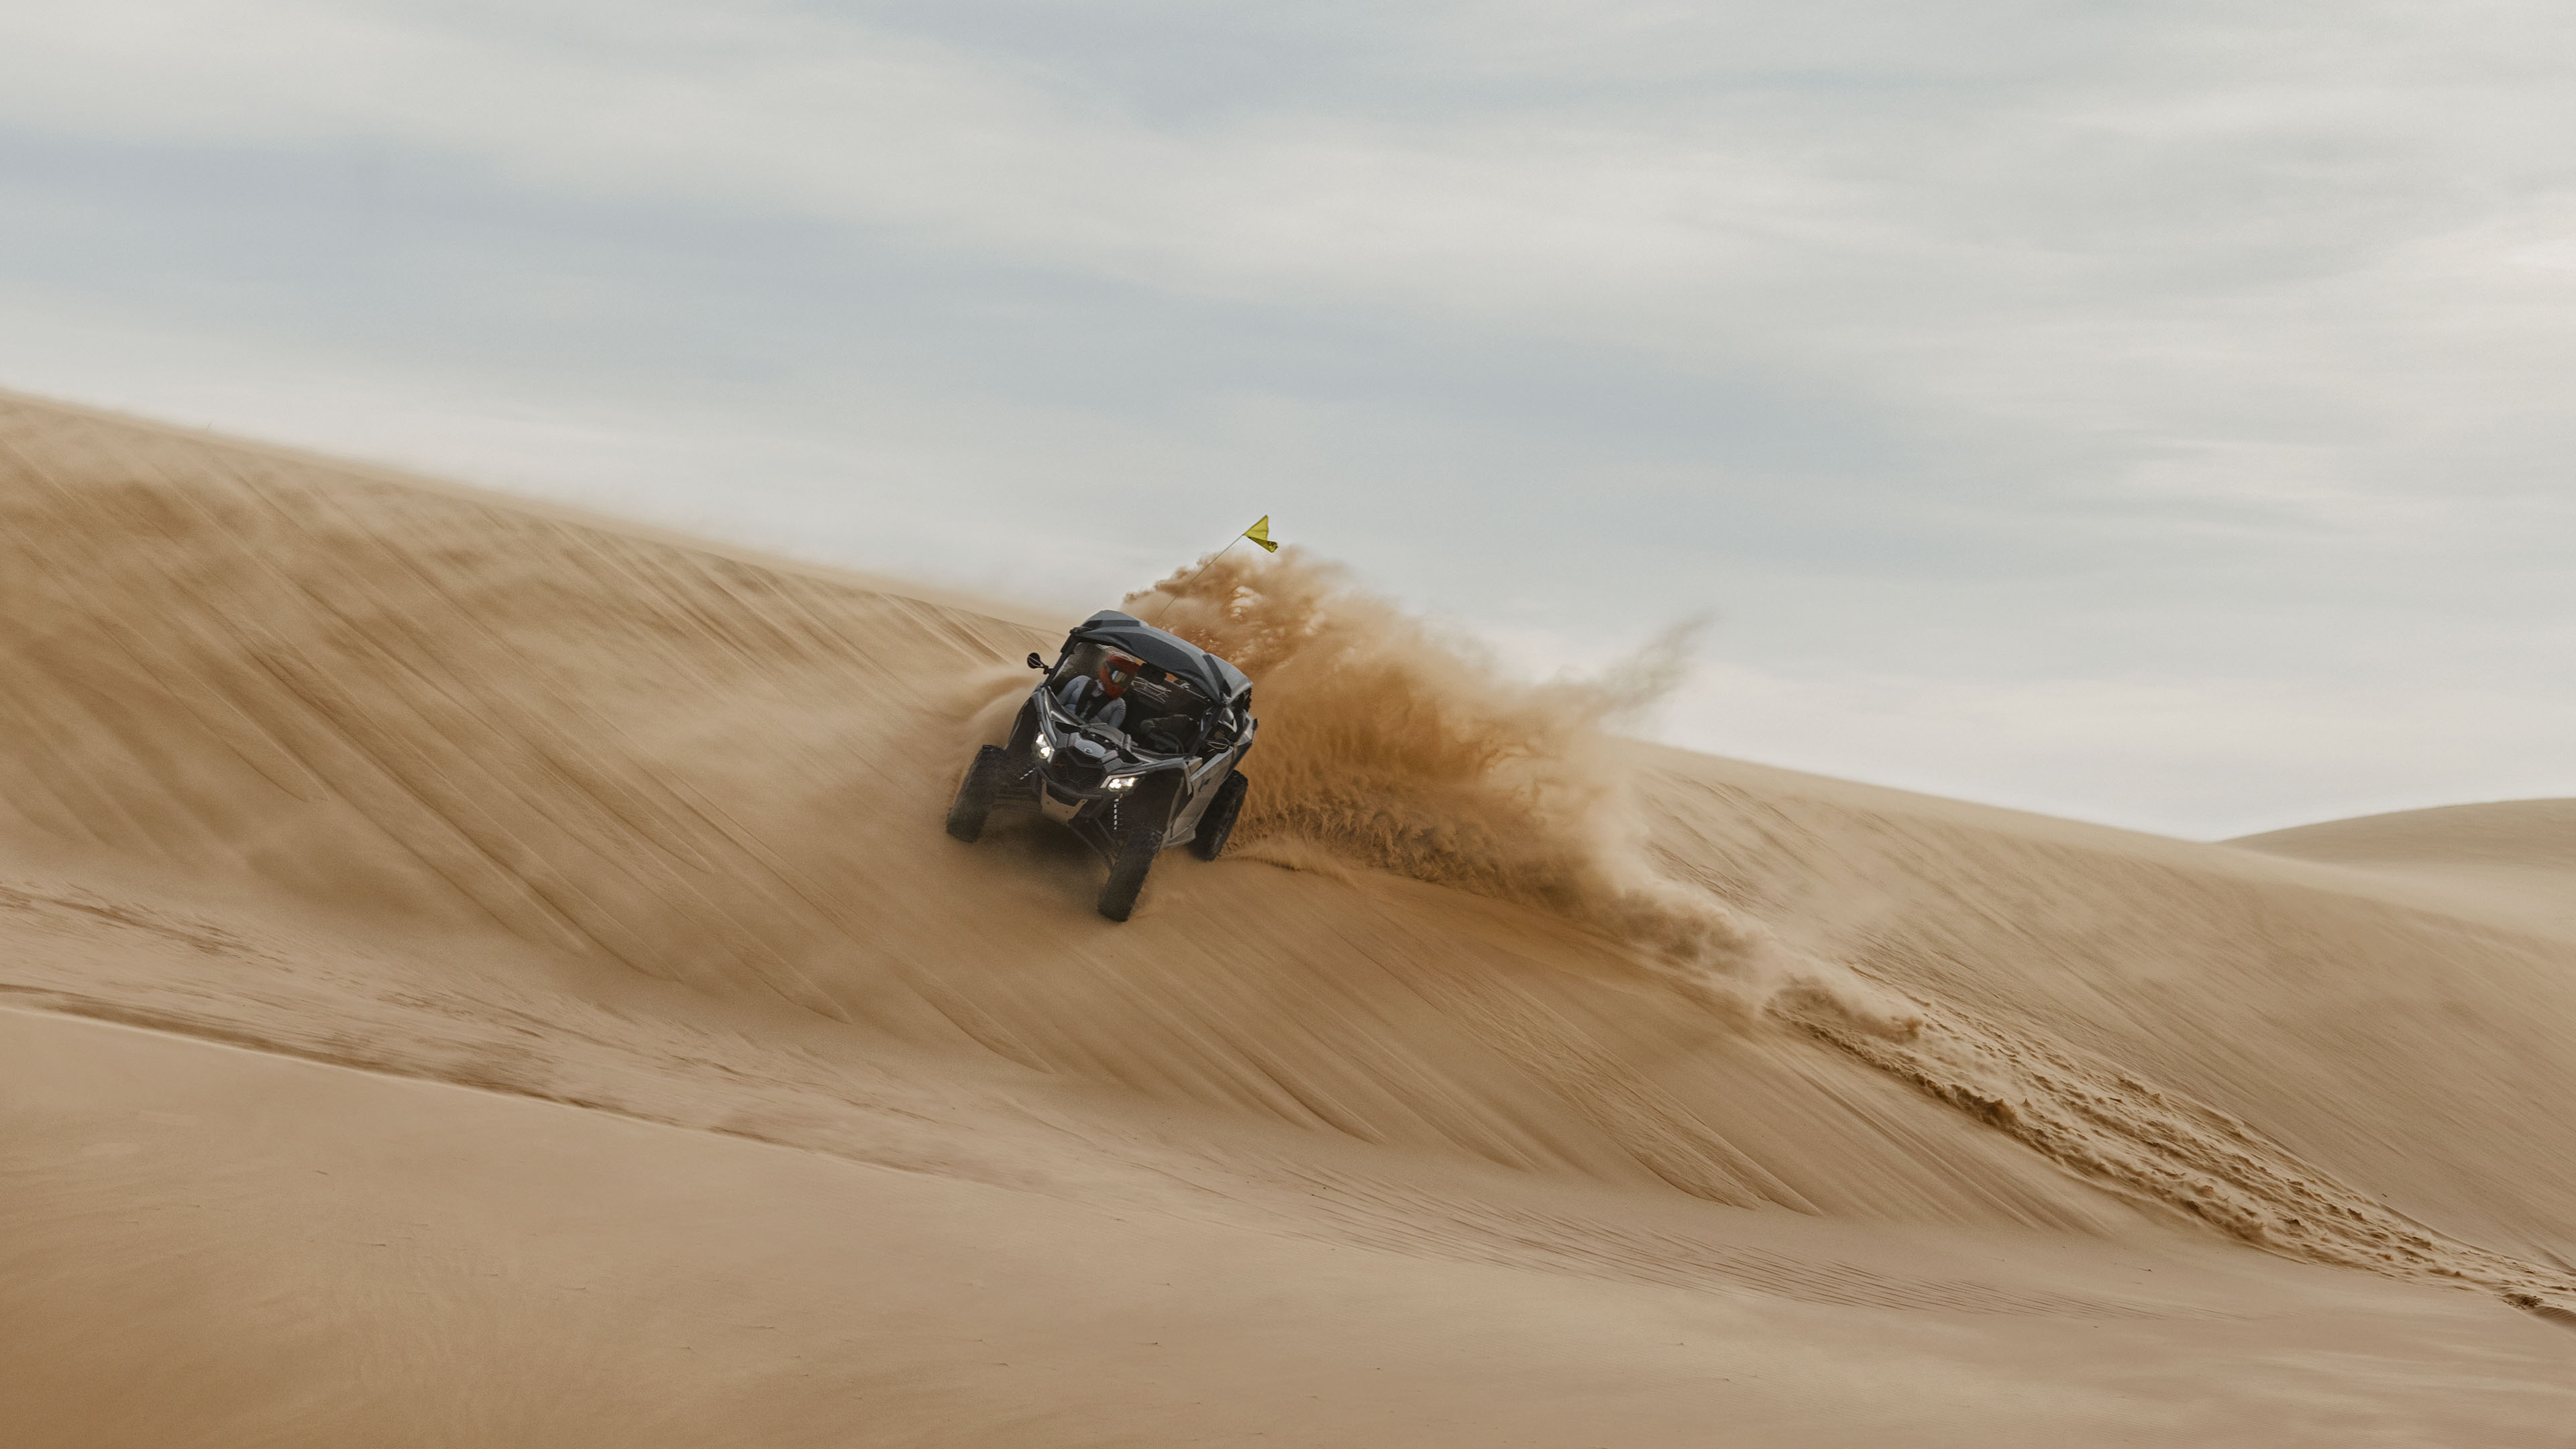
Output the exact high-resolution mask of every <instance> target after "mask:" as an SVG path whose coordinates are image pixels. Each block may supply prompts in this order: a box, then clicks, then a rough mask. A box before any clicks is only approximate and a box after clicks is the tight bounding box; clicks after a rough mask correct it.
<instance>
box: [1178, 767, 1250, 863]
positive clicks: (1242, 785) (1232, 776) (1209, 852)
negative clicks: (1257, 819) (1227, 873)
mask: <svg viewBox="0 0 2576 1449" xmlns="http://www.w3.org/2000/svg"><path fill="white" fill-rule="evenodd" d="M1249 788H1250V785H1249V784H1248V783H1247V782H1246V781H1245V780H1244V778H1243V774H1242V772H1241V771H1232V770H1230V771H1228V772H1227V773H1226V777H1225V783H1224V784H1222V785H1219V786H1217V787H1216V798H1215V799H1213V800H1210V801H1209V802H1208V808H1207V813H1206V814H1204V815H1202V816H1200V817H1199V830H1198V834H1196V835H1193V836H1191V837H1190V854H1192V855H1195V856H1197V857H1198V858H1199V859H1201V860H1214V859H1216V858H1217V856H1218V855H1219V854H1220V853H1221V852H1223V851H1224V849H1225V843H1226V841H1227V840H1228V839H1229V838H1231V837H1232V836H1233V834H1234V817H1236V816H1237V815H1240V814H1242V813H1243V795H1244V791H1245V790H1247V789H1249Z"/></svg>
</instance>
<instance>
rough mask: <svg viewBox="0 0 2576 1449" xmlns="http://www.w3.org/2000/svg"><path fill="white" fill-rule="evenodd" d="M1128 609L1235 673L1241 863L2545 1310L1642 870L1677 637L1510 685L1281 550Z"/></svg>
mask: <svg viewBox="0 0 2576 1449" xmlns="http://www.w3.org/2000/svg"><path fill="white" fill-rule="evenodd" d="M1127 605H1128V607H1129V608H1130V609H1131V610H1134V611H1136V612H1138V613H1140V614H1142V615H1144V616H1146V617H1150V618H1152V619H1154V620H1155V622H1156V623H1158V624H1159V625H1161V626H1162V627H1164V628H1167V629H1169V630H1171V631H1172V632H1173V633H1176V634H1179V635H1182V636H1183V637H1185V638H1188V639H1190V640H1192V641H1193V642H1195V643H1197V644H1199V645H1201V646H1202V647H1204V648H1207V649H1210V650H1213V651H1215V652H1216V653H1218V654H1221V655H1224V656H1225V657H1226V658H1228V659H1231V660H1233V661H1234V662H1235V663H1236V664H1237V665H1239V666H1240V667H1241V668H1242V669H1243V670H1244V672H1245V673H1246V674H1248V675H1250V676H1251V677H1252V678H1253V680H1254V690H1253V701H1254V704H1255V707H1256V712H1257V713H1258V714H1259V715H1260V717H1261V720H1262V732H1261V743H1260V745H1259V747H1258V748H1257V749H1256V751H1255V752H1254V755H1253V759H1254V761H1256V762H1257V763H1256V764H1255V765H1254V766H1253V771H1252V772H1253V773H1255V774H1257V776H1258V777H1259V778H1258V785H1257V787H1256V788H1255V790H1254V791H1253V794H1252V795H1251V797H1250V799H1249V800H1248V802H1247V806H1246V811H1245V814H1244V817H1243V820H1242V822H1241V824H1239V825H1238V826H1237V838H1238V839H1239V840H1242V841H1244V842H1245V843H1246V844H1247V845H1248V846H1250V847H1251V848H1252V851H1253V853H1256V854H1258V853H1263V852H1265V851H1278V850H1285V851H1286V852H1287V854H1286V856H1285V857H1284V858H1283V861H1282V863H1288V864H1299V865H1303V864H1305V863H1306V862H1307V861H1308V860H1310V859H1311V858H1312V857H1313V856H1314V855H1316V854H1318V853H1320V854H1322V855H1324V856H1326V857H1328V858H1330V857H1338V858H1340V859H1343V860H1347V861H1350V862H1352V863H1353V864H1357V865H1361V866H1365V867H1370V868H1375V869H1380V870H1386V871H1391V872H1394V873H1396V874H1400V875H1405V876H1410V877H1413V878H1414V879H1417V880H1423V881H1428V882H1432V883H1435V884H1440V885H1446V886H1451V887H1455V888H1457V889H1461V890H1466V891H1471V892H1474V893H1476V894H1479V895H1485V896H1490V897H1494V898H1497V899H1502V900H1509V901H1514V902H1517V903H1520V904H1523V905H1528V906H1532V907H1536V908H1539V909H1542V910H1546V911H1549V912H1552V913H1554V914H1557V915H1560V916H1563V917H1565V918H1567V919H1569V920H1572V921H1575V922H1578V923H1580V924H1582V925H1585V926H1587V927H1589V928H1591V929H1593V930H1595V931H1598V932H1600V933H1601V934H1603V935H1605V936H1607V937H1610V938H1612V939H1614V940H1617V941H1619V942H1622V943H1624V944H1626V945H1628V946H1630V947H1632V948H1635V949H1637V950H1638V951H1639V952H1640V953H1641V954H1642V955H1644V956H1645V957H1646V958H1647V959H1649V960H1650V961H1652V962H1653V963H1654V964H1655V965H1656V966H1657V967H1658V969H1659V970H1660V972H1661V974H1663V975H1664V976H1666V977H1667V978H1668V979H1670V980H1671V981H1672V982H1673V983H1674V984H1676V985H1677V986H1679V987H1681V988H1682V989H1683V990H1684V991H1685V992H1686V993H1687V994H1689V995H1691V996H1692V997H1694V998H1696V999H1698V1000H1700V1001H1702V1002H1703V1003H1705V1004H1707V1005H1708V1006H1710V1007H1711V1008H1713V1009H1715V1010H1716V1011H1718V1012H1720V1013H1721V1014H1723V1015H1725V1016H1727V1017H1728V1018H1729V1019H1731V1020H1734V1021H1737V1022H1738V1023H1740V1024H1750V1023H1752V1022H1753V1021H1755V1020H1757V1019H1767V1020H1771V1021H1775V1022H1778V1023H1780V1024H1783V1025H1787V1026H1791V1027H1794V1028H1796V1029H1800V1030H1803V1031H1806V1032H1809V1033H1812V1034H1813V1035H1815V1036H1817V1037H1819V1038H1821V1039H1823V1040H1825V1041H1827V1042H1829V1043H1832V1044H1833V1045H1835V1046H1837V1047H1840V1048H1841V1049H1843V1050H1845V1051H1847V1052H1850V1053H1851V1054H1853V1055H1854V1056H1856V1057H1858V1058H1860V1059H1861V1060H1863V1061H1866V1062H1868V1063H1869V1064H1871V1065H1872V1066H1875V1067H1877V1068H1879V1069H1880V1070H1882V1071H1885V1072H1887V1073H1888V1074H1890V1075H1891V1076H1893V1077H1896V1078H1897V1079H1899V1080H1901V1081H1905V1082H1908V1083H1910V1084H1911V1085H1913V1086H1915V1087H1916V1088H1918V1089H1919V1090H1921V1091H1923V1092H1925V1093H1926V1094H1928V1095H1930V1096H1933V1097H1935V1098H1937V1099H1939V1100H1941V1101H1944V1102H1947V1103H1949V1104H1950V1105H1952V1106H1955V1107H1958V1108H1961V1109H1962V1110H1965V1111H1967V1112H1969V1113H1970V1114H1971V1115H1973V1116H1976V1117H1978V1118H1979V1119H1980V1120H1982V1121H1985V1122H1986V1123H1987V1124H1988V1125H1990V1126H1993V1127H1996V1128H1997V1129H1999V1130H2001V1131H2004V1132H2005V1133H2007V1134H2009V1135H2011V1136H2013V1137H2014V1138H2016V1139H2018V1140H2020V1141H2021V1142H2022V1143H2024V1145H2026V1146H2029V1147H2031V1148H2033V1149H2035V1150H2037V1151H2039V1152H2040V1153H2042V1154H2043V1155H2045V1156H2047V1157H2049V1158H2050V1159H2051V1160H2053V1161H2056V1162H2058V1163H2059V1164H2060V1165H2062V1166H2064V1167H2066V1168H2067V1169H2069V1170H2070V1171H2073V1172H2074V1173H2076V1174H2077V1175H2078V1176H2081V1177H2083V1178H2085V1179H2087V1180H2089V1181H2092V1182H2094V1183H2096V1184H2098V1185H2101V1186H2104V1187H2107V1188H2110V1189H2111V1190H2112V1191H2114V1192H2117V1193H2119V1194H2121V1195H2123V1196H2128V1197H2131V1198H2132V1199H2143V1200H2145V1201H2148V1202H2154V1203H2159V1204H2162V1205H2163V1206H2165V1207H2167V1208H2173V1209H2179V1210H2181V1211H2182V1212H2183V1213H2184V1214H2186V1215H2187V1216H2189V1217H2191V1218H2193V1219H2196V1220H2198V1221H2200V1222H2202V1223H2204V1224H2206V1225H2207V1226H2209V1227H2212V1228H2215V1229H2216V1230H2218V1231H2219V1232H2222V1233H2224V1234H2226V1235H2228V1236H2230V1237H2233V1238H2236V1239H2238V1240H2240V1241H2243V1242H2246V1243H2249V1244H2252V1245H2254V1246H2257V1247H2260V1248H2263V1249H2266V1250H2267V1251H2270V1252H2274V1253H2277V1254H2280V1255H2281V1256H2284V1257H2290V1258H2298V1259H2304V1260H2307V1261H2312V1262H2327V1263H2340V1264H2346V1265H2349V1266H2353V1267H2360V1268H2366V1269H2370V1270H2373V1271H2377V1272H2381V1273H2385V1274H2388V1275H2389V1276H2392V1277H2400V1278H2410V1279H2414V1280H2417V1281H2431V1282H2449V1283H2455V1284H2477V1285H2482V1286H2485V1287H2488V1288H2490V1289H2493V1290H2496V1291H2498V1292H2499V1293H2501V1294H2502V1295H2503V1296H2504V1297H2505V1298H2506V1300H2507V1301H2509V1302H2512V1303H2515V1304H2517V1305H2518V1306H2522V1307H2529V1308H2540V1309H2543V1310H2545V1311H2549V1312H2552V1313H2561V1312H2563V1311H2564V1310H2562V1309H2560V1308H2558V1307H2557V1306H2556V1304H2557V1303H2558V1302H2559V1301H2560V1300H2561V1299H2562V1298H2563V1297H2564V1296H2565V1295H2567V1293H2568V1291H2569V1285H2568V1284H2567V1283H2566V1282H2565V1280H2564V1279H2563V1277H2561V1276H2560V1275H2555V1274H2551V1273H2549V1272H2547V1271H2546V1270H2544V1269H2540V1268H2537V1267H2535V1266H2534V1265H2532V1264H2529V1263H2524V1262H2521V1261H2519V1260H2517V1259H2514V1258H2512V1257H2510V1256H2507V1255H2504V1254H2499V1253H2494V1252H2491V1251H2488V1250H2486V1249H2482V1248H2479V1247H2477V1246H2475V1245H2472V1244H2468V1243H2463V1242H2460V1241H2457V1240H2455V1239H2451V1238H2448V1237H2445V1236H2443V1235H2441V1234H2438V1233H2434V1232H2432V1231H2430V1230H2428V1229H2425V1228H2424V1227H2422V1225H2420V1224H2417V1223H2414V1222H2412V1221H2411V1220H2408V1219H2406V1218H2403V1217H2402V1216H2400V1215H2398V1214H2396V1213H2394V1212H2392V1211H2390V1210H2389V1209H2388V1208H2386V1207H2385V1206H2384V1205H2382V1204H2379V1203H2377V1202H2374V1201H2372V1200H2371V1199H2370V1198H2369V1197H2368V1196H2367V1195H2366V1194H2363V1193H2361V1192H2358V1191H2356V1190H2354V1189H2353V1188H2351V1187H2349V1186H2348V1185H2346V1184H2344V1183H2342V1182H2339V1181H2337V1180H2336V1179H2335V1178H2334V1177H2333V1176H2332V1175H2331V1174H2328V1173H2325V1172H2322V1171H2319V1170H2318V1169H2317V1168H2316V1167H2314V1166H2313V1165H2312V1164H2309V1163H2306V1162H2304V1161H2301V1160H2300V1159H2299V1158H2298V1157H2296V1156H2295V1155H2294V1154H2292V1153H2290V1152H2288V1151H2286V1150H2285V1149H2283V1148H2281V1147H2280V1146H2279V1145H2278V1144H2276V1143H2273V1142H2271V1141H2269V1140H2268V1139H2265V1138H2263V1137H2262V1136H2260V1134H2258V1133H2255V1132H2254V1131H2252V1129H2250V1128H2249V1127H2248V1126H2247V1125H2246V1124H2244V1123H2242V1122H2239V1121H2236V1120H2235V1119H2233V1118H2230V1117H2228V1116H2227V1115H2226V1114H2224V1113H2220V1112H2216V1111H2214V1110H2212V1109H2210V1108H2207V1107H2205V1106H2203V1105H2201V1104H2199V1103H2197V1102H2194V1101H2192V1100H2191V1099H2190V1098H2188V1097H2187V1096H2184V1095H2183V1094H2180V1093H2177V1092H2171V1091H2168V1090H2164V1089H2160V1088H2158V1087H2155V1086H2152V1085H2150V1084H2147V1083H2144V1082H2141V1081H2139V1080H2138V1079H2136V1078H2135V1077H2133V1076H2130V1075H2129V1074H2127V1073H2124V1072H2118V1071H2115V1070H2109V1069H2106V1068H2102V1067H2099V1066H2097V1065H2095V1064H2092V1063H2089V1062H2087V1061H2085V1060H2084V1059H2083V1058H2082V1057H2081V1054H2078V1053H2073V1052H2071V1051H2070V1050H2068V1049H2065V1048H2063V1047H2061V1046H2059V1045H2057V1044H2053V1043H2049V1042H2045V1041H2041V1040H2039V1039H2036V1038H2032V1037H2028V1036H2026V1035H2017V1034H2015V1033H2011V1032H2008V1031H2005V1030H2003V1029H2001V1028H2000V1027H1997V1026H1995V1025H1993V1024H1991V1023H1986V1022H1983V1021H1980V1020H1978V1019H1977V1018H1976V1017H1975V1016H1974V1015H1972V1014H1970V1013H1967V1012H1965V1011H1962V1010H1959V1009H1957V1008H1955V1007H1953V1006H1948V1005H1941V1006H1934V1005H1929V1004H1925V1003H1918V1002H1914V1001H1910V1000H1907V999H1905V998H1903V997H1901V996H1898V995H1897V994H1895V993H1894V992H1892V991H1890V990H1888V989H1886V988H1884V987H1881V986H1880V985H1878V984H1877V983H1876V982H1873V981H1871V980H1869V979H1867V978H1866V977H1864V976H1862V975H1861V974H1859V973H1858V972H1856V971H1854V970H1852V969H1851V968H1849V967H1847V966H1844V965H1842V964H1839V963H1836V962H1833V961H1829V960H1824V959H1821V958H1818V957H1816V956H1813V955H1810V954H1808V953H1805V952H1802V951H1799V950H1797V949H1795V948H1793V947H1791V946H1790V945H1789V944H1788V943H1786V942H1784V941H1782V940H1781V939H1779V938H1778V937H1777V936H1776V935H1775V934H1774V933H1773V932H1771V931H1770V930H1769V929H1767V928H1766V927H1765V926H1763V925H1762V924H1761V923H1759V922H1756V921H1752V920H1748V919H1746V918H1744V917H1743V916H1740V915H1738V914H1736V913H1735V912H1733V911H1731V910H1729V909H1728V908H1727V907H1726V906H1725V905H1724V904H1723V903H1721V902H1720V901H1718V900H1717V899H1715V898H1714V897H1712V896H1710V895H1708V894H1706V893H1704V892H1702V891H1700V890H1698V889H1696V888H1694V887H1691V886H1689V885H1686V884H1683V883H1680V882H1677V881H1673V880H1671V879H1669V878H1667V877H1665V876H1663V875H1661V874H1660V873H1658V872H1657V871H1656V870H1655V869H1654V868H1653V866H1652V865H1651V864H1650V862H1649V858H1648V855H1647V852H1646V850H1645V846H1644V839H1645V830H1644V824H1643V812H1641V811H1640V810H1638V809H1637V808H1636V807H1635V803H1634V802H1633V800H1632V799H1631V796H1630V793H1629V788H1630V787H1629V777H1628V773H1627V772H1626V771H1625V770H1623V769H1622V768H1621V766H1620V762H1619V761H1618V759H1617V758H1616V751H1615V749H1614V748H1613V745H1612V740H1611V736H1610V733H1609V731H1610V729H1611V728H1612V727H1613V726H1615V725H1617V724H1620V723H1622V722H1626V721H1630V720H1633V719H1635V718H1636V717H1637V716H1638V715H1639V714H1641V713H1642V712H1643V711H1644V710H1645V709H1646V708H1647V707H1648V706H1650V705H1652V704H1653V703H1655V702H1656V701H1657V700H1659V699H1661V698H1663V697H1664V696H1665V695H1666V694H1668V693H1669V692H1670V691H1671V689H1672V688H1673V686H1674V685H1676V684H1677V683H1679V681H1680V679H1681V675H1682V671H1683V668H1684V666H1685V664H1686V662H1687V651H1688V646H1689V643H1690V638H1691V633H1692V629H1691V627H1690V626H1687V625H1685V626H1682V627H1679V628H1676V629H1673V630H1670V631H1668V632H1667V633H1665V634H1664V635H1663V636H1662V637H1660V638H1658V639H1657V640H1655V641H1654V642H1653V643H1652V644H1650V645H1648V646H1647V647H1646V648H1645V649H1644V650H1642V651H1640V652H1639V653H1637V654H1636V655H1634V656H1631V657H1629V658H1627V659H1624V660H1619V661H1615V662H1613V663H1612V664H1611V665H1610V666H1609V667H1607V668H1606V669H1605V670H1603V671H1602V672H1601V673H1599V674H1597V675H1593V676H1587V677H1560V678H1557V679H1554V680H1549V681H1545V682H1541V683H1529V682H1523V681H1519V680H1514V679H1512V678H1511V677H1509V676H1508V675H1507V674H1506V673H1505V672H1504V671H1503V670H1502V669H1501V668H1500V666H1499V665H1498V664H1497V663H1496V662H1495V661H1493V660H1492V659H1491V658H1490V657H1489V656H1488V655H1486V654H1485V653H1484V651H1482V650H1481V649H1479V648H1478V647H1477V646H1476V645H1475V644H1474V643H1472V641H1467V640H1462V639H1459V638H1456V637H1453V636H1449V635H1445V634H1443V633H1441V632H1439V631H1438V630H1436V629H1434V628H1433V627H1432V626H1430V625H1429V624H1427V623H1426V622H1424V621H1423V620H1421V619H1418V618H1416V617H1414V616H1412V615H1410V614H1408V613H1406V612H1405V611H1404V610H1403V609H1402V608H1401V607H1399V606H1398V605H1396V604H1395V603H1393V602H1392V601H1390V600H1387V599H1384V598H1381V597H1379V596H1376V595H1373V594H1370V593H1368V592H1367V591H1365V590H1364V589H1361V588H1359V587H1358V586H1356V585H1355V584H1354V582H1353V581H1352V579H1351V577H1350V575H1349V572H1348V571H1347V570H1346V569H1343V568H1341V567H1340V566H1338V565H1335V564H1332V563H1329V562H1326V561H1324V560H1320V559H1316V558H1313V557H1312V556H1310V555H1305V554H1302V553H1300V552H1299V551H1297V550H1295V549H1293V548H1292V549H1288V550H1285V551H1283V552H1282V553H1280V554H1279V555H1278V556H1277V557H1275V558H1233V557H1225V556H1220V557H1218V558H1216V559H1215V560H1213V561H1212V562H1210V563H1207V564H1203V565H1200V566H1198V567H1197V568H1196V570H1195V571H1190V570H1182V571H1176V572H1175V573H1174V575H1173V576H1172V577H1171V578H1168V579H1165V580H1164V581H1162V582H1161V583H1159V584H1157V585H1155V586H1154V587H1153V588H1151V589H1148V590H1144V591H1142V592H1139V593H1136V594H1131V595H1129V596H1128V599H1127Z"/></svg>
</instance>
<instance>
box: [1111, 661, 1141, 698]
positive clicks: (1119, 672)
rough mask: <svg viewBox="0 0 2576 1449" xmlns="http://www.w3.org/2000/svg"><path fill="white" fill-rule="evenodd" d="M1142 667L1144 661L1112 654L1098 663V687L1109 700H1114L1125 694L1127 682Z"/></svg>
mask: <svg viewBox="0 0 2576 1449" xmlns="http://www.w3.org/2000/svg"><path fill="white" fill-rule="evenodd" d="M1144 667H1145V661H1143V660H1141V659H1130V658H1128V657H1127V656H1126V655H1124V654H1112V655H1110V656H1109V657H1108V658H1106V659H1103V660H1101V661H1100V687H1101V688H1102V689H1105V690H1107V691H1108V692H1109V697H1110V698H1111V699H1116V698H1117V697H1118V696H1120V695H1122V694H1125V693H1126V692H1127V681H1129V680H1131V679H1134V678H1135V677H1136V671H1137V670H1139V669H1142V668H1144Z"/></svg>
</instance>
